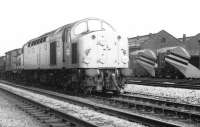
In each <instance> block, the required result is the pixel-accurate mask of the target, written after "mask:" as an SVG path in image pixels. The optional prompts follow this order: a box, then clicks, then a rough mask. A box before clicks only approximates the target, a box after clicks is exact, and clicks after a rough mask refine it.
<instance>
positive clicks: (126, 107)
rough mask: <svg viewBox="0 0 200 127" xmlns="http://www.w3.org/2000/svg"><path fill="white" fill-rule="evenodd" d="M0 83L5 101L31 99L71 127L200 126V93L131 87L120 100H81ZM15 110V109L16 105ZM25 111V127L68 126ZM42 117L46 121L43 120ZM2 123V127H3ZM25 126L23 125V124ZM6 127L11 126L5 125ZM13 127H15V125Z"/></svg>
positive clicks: (83, 97) (126, 88)
mask: <svg viewBox="0 0 200 127" xmlns="http://www.w3.org/2000/svg"><path fill="white" fill-rule="evenodd" d="M0 82H1V83H0V89H4V90H3V91H4V92H1V91H0V93H1V94H2V95H1V96H2V97H4V96H5V97H6V95H7V94H4V93H5V91H10V92H12V93H14V95H17V96H23V98H26V99H31V100H32V101H33V102H34V103H36V102H37V103H39V104H40V105H43V106H44V105H45V106H46V107H47V108H49V109H50V110H56V112H60V113H61V114H62V115H61V116H62V120H61V121H63V119H65V120H64V121H70V123H73V124H70V125H69V126H70V127H71V126H76V127H77V126H80V125H78V124H77V122H78V120H81V121H82V123H84V122H86V123H84V124H83V125H82V124H81V126H88V125H87V124H89V125H90V126H100V127H146V126H147V127H148V126H149V127H157V126H162V127H184V126H185V127H198V126H199V125H200V105H199V102H198V98H199V97H200V90H194V89H192V90H191V89H183V88H171V87H158V86H156V87H155V86H145V85H136V84H127V85H126V86H125V89H124V91H125V94H121V95H119V96H114V97H113V96H112V97H101V96H94V95H93V96H82V97H80V96H79V97H78V96H70V95H66V94H62V93H57V92H53V91H49V90H43V89H39V88H34V87H24V86H21V85H16V83H11V82H7V81H2V80H1V81H0ZM3 94H4V95H3ZM6 98H7V97H6ZM0 99H1V98H0ZM8 100H9V99H8ZM12 100H13V99H12ZM4 101H6V99H4ZM1 102H3V101H1ZM3 103H4V102H3ZM11 103H12V102H11ZM12 105H13V104H12ZM13 106H14V107H15V105H13ZM17 107H20V106H17ZM21 107H22V108H20V109H21V110H22V111H21V110H20V112H21V114H22V116H23V115H27V112H28V117H26V119H29V118H30V120H32V121H31V122H25V124H27V125H23V126H24V127H26V126H29V125H28V124H30V126H32V124H33V126H36V127H37V126H44V125H45V126H46V125H48V126H50V127H58V125H59V127H62V126H65V125H64V124H65V122H64V123H63V122H60V121H59V120H57V117H56V118H55V117H54V118H53V122H52V120H49V119H50V118H49V117H50V116H48V118H47V116H45V117H44V115H45V114H42V115H41V112H43V113H44V112H46V110H47V109H45V111H43V110H42V111H41V110H40V111H36V112H38V113H39V115H38V114H37V113H36V115H35V113H30V111H26V110H27V106H21ZM23 107H25V108H23ZM32 107H35V106H31V109H30V106H28V110H31V111H32V110H34V111H35V109H32ZM17 109H18V108H17ZM36 109H38V108H36ZM48 111H49V110H48ZM5 112H6V110H5ZM8 112H9V111H8ZM24 112H26V113H24ZM51 112H52V111H51ZM64 114H69V115H70V117H73V119H76V120H75V121H74V120H72V121H71V119H70V120H68V117H69V116H68V117H67V118H65V116H64ZM7 115H9V113H7ZM58 115H60V114H58ZM20 116H21V115H20ZM41 116H42V118H40V117H41ZM8 117H9V116H8ZM38 117H39V118H38ZM43 117H44V118H43ZM18 119H20V117H18ZM22 119H23V118H22ZM26 119H23V120H26ZM51 119H52V118H51ZM54 119H56V120H57V121H56V122H57V124H55V120H54ZM66 119H67V120H66ZM27 121H29V120H27ZM35 121H36V122H35ZM49 121H50V122H49ZM1 122H2V121H1ZM1 122H0V125H3V124H2V123H1ZM22 123H23V121H21V124H22ZM78 123H79V122H78ZM34 124H36V125H34ZM53 124H54V125H53ZM5 127H7V126H6V125H5ZM12 127H14V126H13V125H12ZM16 127H17V126H16Z"/></svg>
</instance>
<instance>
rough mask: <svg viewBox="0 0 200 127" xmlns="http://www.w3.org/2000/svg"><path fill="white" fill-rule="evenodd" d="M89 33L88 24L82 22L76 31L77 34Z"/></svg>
mask: <svg viewBox="0 0 200 127" xmlns="http://www.w3.org/2000/svg"><path fill="white" fill-rule="evenodd" d="M84 32H87V23H86V22H82V23H80V24H78V25H77V26H76V28H75V30H74V33H75V34H81V33H84Z"/></svg>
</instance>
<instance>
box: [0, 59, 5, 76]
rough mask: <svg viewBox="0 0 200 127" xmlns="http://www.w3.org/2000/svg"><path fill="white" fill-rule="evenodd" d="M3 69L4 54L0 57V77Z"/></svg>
mask: <svg viewBox="0 0 200 127" xmlns="http://www.w3.org/2000/svg"><path fill="white" fill-rule="evenodd" d="M4 71H5V56H1V57H0V78H1V77H2V76H3V73H4Z"/></svg>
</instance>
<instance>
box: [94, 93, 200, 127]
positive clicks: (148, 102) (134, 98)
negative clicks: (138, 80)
mask: <svg viewBox="0 0 200 127" xmlns="http://www.w3.org/2000/svg"><path fill="white" fill-rule="evenodd" d="M96 98H97V99H98V100H101V101H102V102H100V103H107V104H108V105H112V106H114V107H118V108H121V109H124V110H126V111H129V112H137V113H140V114H143V115H146V116H148V115H149V116H152V118H153V117H156V118H160V119H161V120H163V121H164V120H168V121H176V123H179V122H180V123H185V125H182V126H187V127H188V126H190V127H191V126H195V127H197V126H200V106H196V105H190V104H181V103H176V102H173V101H169V100H168V99H163V100H160V99H156V98H152V97H145V96H143V95H127V94H123V95H120V96H119V97H113V98H103V99H102V97H96ZM94 101H95V99H94Z"/></svg>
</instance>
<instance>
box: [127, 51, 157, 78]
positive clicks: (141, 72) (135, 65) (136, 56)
mask: <svg viewBox="0 0 200 127" xmlns="http://www.w3.org/2000/svg"><path fill="white" fill-rule="evenodd" d="M130 57H131V59H130V63H131V64H130V65H131V66H130V68H132V69H133V75H134V76H135V77H155V68H156V67H157V56H156V54H155V53H154V52H153V51H152V50H150V49H143V50H137V51H134V52H131V53H130Z"/></svg>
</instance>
